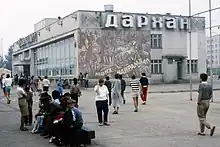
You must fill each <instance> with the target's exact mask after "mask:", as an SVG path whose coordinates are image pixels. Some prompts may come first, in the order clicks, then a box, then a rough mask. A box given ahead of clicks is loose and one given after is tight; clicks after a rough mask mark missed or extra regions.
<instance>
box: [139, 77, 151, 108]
mask: <svg viewBox="0 0 220 147" xmlns="http://www.w3.org/2000/svg"><path fill="white" fill-rule="evenodd" d="M140 83H141V99H142V101H143V102H142V104H143V105H146V101H147V97H148V85H149V82H148V78H147V76H146V73H142V77H141V78H140Z"/></svg>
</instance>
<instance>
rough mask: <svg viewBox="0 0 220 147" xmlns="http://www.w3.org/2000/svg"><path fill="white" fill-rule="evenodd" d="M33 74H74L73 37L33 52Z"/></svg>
mask: <svg viewBox="0 0 220 147" xmlns="http://www.w3.org/2000/svg"><path fill="white" fill-rule="evenodd" d="M34 64H35V75H38V76H46V75H47V76H58V75H75V71H76V70H75V66H74V65H76V57H75V47H74V39H73V38H68V39H64V40H62V41H59V42H56V43H52V44H49V45H46V46H43V47H41V48H38V49H37V50H36V51H35V52H34Z"/></svg>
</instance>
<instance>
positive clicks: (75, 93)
mask: <svg viewBox="0 0 220 147" xmlns="http://www.w3.org/2000/svg"><path fill="white" fill-rule="evenodd" d="M81 94H82V93H81V90H80V87H79V85H78V80H77V79H76V78H74V79H73V85H72V86H71V88H70V97H71V99H73V100H75V101H76V107H77V108H78V107H79V97H80V96H81Z"/></svg>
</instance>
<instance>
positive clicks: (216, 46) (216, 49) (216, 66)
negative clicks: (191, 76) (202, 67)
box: [207, 34, 220, 75]
mask: <svg viewBox="0 0 220 147" xmlns="http://www.w3.org/2000/svg"><path fill="white" fill-rule="evenodd" d="M211 50H212V52H211ZM211 56H212V69H213V74H215V75H220V34H219V35H214V36H212V47H211V44H210V37H207V66H208V68H210V63H211Z"/></svg>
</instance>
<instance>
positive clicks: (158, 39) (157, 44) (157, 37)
mask: <svg viewBox="0 0 220 147" xmlns="http://www.w3.org/2000/svg"><path fill="white" fill-rule="evenodd" d="M151 48H152V49H162V34H151Z"/></svg>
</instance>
